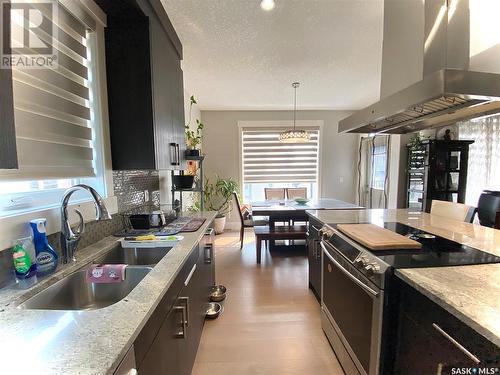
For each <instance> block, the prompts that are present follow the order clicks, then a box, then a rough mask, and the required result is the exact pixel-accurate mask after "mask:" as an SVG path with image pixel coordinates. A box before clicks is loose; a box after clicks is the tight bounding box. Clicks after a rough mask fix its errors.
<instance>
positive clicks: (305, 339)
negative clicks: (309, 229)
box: [193, 230, 344, 375]
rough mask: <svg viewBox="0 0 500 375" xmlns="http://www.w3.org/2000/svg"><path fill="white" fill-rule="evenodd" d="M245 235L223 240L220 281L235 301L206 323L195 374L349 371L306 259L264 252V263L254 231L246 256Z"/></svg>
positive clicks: (331, 373)
mask: <svg viewBox="0 0 500 375" xmlns="http://www.w3.org/2000/svg"><path fill="white" fill-rule="evenodd" d="M238 235H239V233H236V232H228V233H224V234H223V235H220V236H217V238H216V245H217V248H216V272H217V282H218V283H220V284H223V285H225V286H226V287H227V288H228V296H227V298H226V301H225V302H224V312H223V314H222V315H221V316H220V317H219V318H218V319H217V320H213V321H207V322H206V323H205V328H204V330H203V335H202V339H201V342H200V347H199V349H198V354H197V357H196V363H195V365H194V368H193V374H194V375H209V374H210V375H213V374H217V375H225V374H231V375H239V374H242V375H244V374H259V375H268V374H273V375H281V374H301V375H302V374H314V375H322V374H329V375H337V374H339V375H341V374H344V373H343V371H342V369H341V367H340V365H339V363H338V361H337V359H336V357H335V355H334V353H333V351H332V349H331V348H330V345H329V343H328V341H327V339H326V337H325V336H324V334H323V331H322V330H321V323H320V308H319V304H318V302H317V301H316V299H315V297H314V296H313V294H312V292H311V291H310V290H309V289H308V275H307V258H306V254H305V253H301V252H296V251H295V252H288V253H286V254H285V253H283V252H280V253H275V252H273V253H272V254H270V253H269V252H268V251H265V252H263V256H262V264H261V265H260V266H259V265H257V264H256V262H255V242H254V236H253V233H252V232H251V230H248V232H247V233H246V234H245V246H244V248H243V250H242V251H240V249H239V242H238V240H239V238H238Z"/></svg>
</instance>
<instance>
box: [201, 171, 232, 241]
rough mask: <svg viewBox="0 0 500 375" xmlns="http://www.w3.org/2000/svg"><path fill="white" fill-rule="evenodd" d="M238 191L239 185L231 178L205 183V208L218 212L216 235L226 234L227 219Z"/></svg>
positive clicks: (215, 224)
mask: <svg viewBox="0 0 500 375" xmlns="http://www.w3.org/2000/svg"><path fill="white" fill-rule="evenodd" d="M235 191H238V184H237V183H236V181H234V180H233V179H231V178H227V179H223V178H220V177H218V176H217V177H216V180H215V182H210V181H209V180H208V178H207V179H206V182H205V192H204V199H205V208H206V210H208V211H217V216H216V217H215V220H214V230H215V233H216V234H221V233H222V232H224V228H225V226H226V217H227V215H229V213H230V212H231V210H232V208H233V205H232V199H233V193H234V192H235Z"/></svg>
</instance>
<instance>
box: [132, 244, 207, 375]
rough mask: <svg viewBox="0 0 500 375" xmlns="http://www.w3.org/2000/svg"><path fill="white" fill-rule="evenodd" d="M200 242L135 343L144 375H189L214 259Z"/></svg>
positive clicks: (138, 362)
mask: <svg viewBox="0 0 500 375" xmlns="http://www.w3.org/2000/svg"><path fill="white" fill-rule="evenodd" d="M206 244H207V242H206V240H205V239H203V240H202V241H201V242H200V243H199V244H198V245H196V247H195V248H194V249H193V250H192V253H191V255H190V256H189V258H188V260H187V262H186V263H185V264H184V266H183V267H182V269H181V271H180V272H179V274H178V276H177V277H176V278H175V280H174V282H173V283H172V285H171V287H170V288H169V289H168V291H167V293H166V294H165V296H164V297H163V298H162V301H161V302H160V304H159V305H158V307H157V308H156V310H155V311H154V313H153V315H152V316H151V318H150V319H149V321H148V322H147V323H146V325H145V326H144V328H143V329H142V331H141V333H140V334H139V336H138V337H137V339H136V341H135V342H134V348H135V357H136V362H137V368H138V371H139V373H140V374H147V375H155V374H159V375H174V374H175V375H184V374H185V375H188V374H190V373H191V370H192V367H193V364H194V361H195V357H196V352H197V350H198V345H199V342H200V338H201V333H202V330H203V325H204V322H205V312H206V307H207V303H208V302H209V295H210V290H211V287H212V286H213V284H214V283H215V280H214V275H215V259H214V258H213V252H212V251H207V246H206Z"/></svg>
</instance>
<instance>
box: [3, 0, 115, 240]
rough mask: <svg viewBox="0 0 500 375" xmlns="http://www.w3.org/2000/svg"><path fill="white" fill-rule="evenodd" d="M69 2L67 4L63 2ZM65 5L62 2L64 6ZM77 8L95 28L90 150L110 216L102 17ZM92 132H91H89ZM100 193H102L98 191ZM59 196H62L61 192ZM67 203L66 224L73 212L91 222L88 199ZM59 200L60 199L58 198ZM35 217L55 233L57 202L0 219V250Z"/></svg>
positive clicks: (86, 1)
mask: <svg viewBox="0 0 500 375" xmlns="http://www.w3.org/2000/svg"><path fill="white" fill-rule="evenodd" d="M67 1H69V0H67ZM64 2H65V1H62V3H64ZM76 2H78V5H79V6H81V7H83V8H84V9H85V10H86V11H87V13H88V14H89V15H92V17H93V18H94V19H95V21H96V27H95V30H94V31H93V33H94V36H93V37H91V38H89V39H90V40H91V43H92V44H95V48H94V51H95V58H92V59H91V63H92V64H95V66H94V67H93V68H92V72H93V73H94V74H95V79H93V80H92V85H93V86H95V87H94V88H93V95H95V98H93V99H95V100H96V103H97V104H96V105H97V108H96V109H95V111H93V113H94V114H95V118H94V119H93V121H98V122H99V124H100V127H99V129H98V134H97V139H98V143H99V144H98V145H96V148H95V150H94V152H95V153H97V155H96V156H98V157H100V161H97V160H96V163H97V162H99V163H101V164H102V181H103V187H104V189H105V191H104V193H105V194H103V199H104V202H105V204H106V207H107V208H108V211H109V212H110V213H111V214H115V213H117V212H118V205H117V199H116V196H114V190H113V175H112V167H111V148H110V147H111V146H110V144H111V142H110V133H109V118H108V99H107V98H108V94H107V83H106V82H107V80H106V57H105V40H104V28H105V26H106V14H105V13H104V12H103V11H102V10H101V9H100V8H99V7H98V5H97V4H95V3H94V2H93V1H92V0H71V5H72V6H74V5H75V3H76ZM93 131H94V130H93ZM101 192H102V190H101ZM61 194H62V192H61ZM75 198H76V199H72V200H71V204H70V206H69V208H70V210H69V211H70V218H69V219H70V222H71V223H72V224H75V223H77V221H78V217H77V216H76V215H74V214H73V209H75V208H78V209H79V210H80V211H81V212H82V214H83V216H84V219H85V221H89V220H94V218H95V207H94V204H93V202H92V201H91V199H90V197H87V196H85V195H82V196H81V197H80V199H78V196H77V197H75ZM59 199H60V197H59ZM36 217H45V218H47V233H48V234H51V233H55V232H58V231H60V229H61V228H60V225H61V221H60V220H61V219H60V201H59V200H58V201H57V202H56V203H54V204H53V205H49V206H45V207H36V208H35V207H31V208H30V209H26V210H22V211H21V210H19V211H17V212H14V211H12V212H11V213H10V214H9V215H8V216H0V249H5V248H8V247H10V246H11V245H12V240H14V239H15V238H21V237H25V236H28V235H30V231H29V226H28V225H26V223H27V222H29V221H30V220H32V219H33V218H36Z"/></svg>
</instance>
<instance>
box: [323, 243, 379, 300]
mask: <svg viewBox="0 0 500 375" xmlns="http://www.w3.org/2000/svg"><path fill="white" fill-rule="evenodd" d="M321 248H322V249H323V253H324V254H325V255H326V256H327V257H328V259H330V260H331V261H332V262H333V264H335V266H337V268H338V269H339V270H340V271H342V273H343V274H344V275H346V276H347V277H348V278H349V279H351V280H352V281H354V282H355V283H356V284H357V285H358V286H360V287H361V288H362V289H363V290H364V291H366V292H368V293H370V294H371V295H372V296H374V297H378V295H379V294H380V293H379V292H377V291H375V290H373V289H372V288H370V287H369V286H367V285H365V284H363V283H362V282H361V281H359V280H358V279H357V278H355V277H354V276H353V275H351V273H350V272H349V271H348V270H346V269H345V268H344V267H343V266H342V265H341V264H340V263H339V262H337V261H336V260H335V259H333V257H332V256H331V255H330V253H329V252H328V250H327V249H326V247H325V245H324V244H323V242H321Z"/></svg>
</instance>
